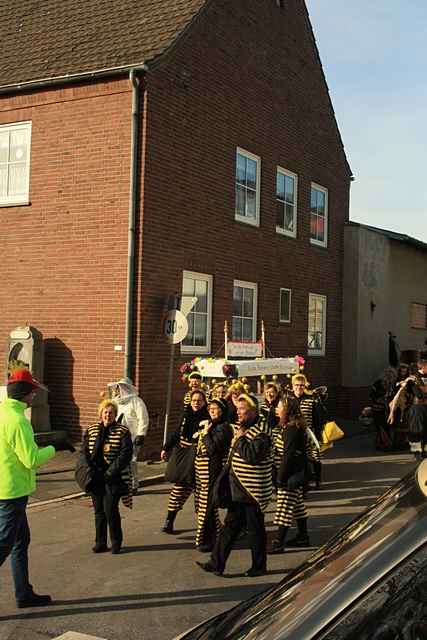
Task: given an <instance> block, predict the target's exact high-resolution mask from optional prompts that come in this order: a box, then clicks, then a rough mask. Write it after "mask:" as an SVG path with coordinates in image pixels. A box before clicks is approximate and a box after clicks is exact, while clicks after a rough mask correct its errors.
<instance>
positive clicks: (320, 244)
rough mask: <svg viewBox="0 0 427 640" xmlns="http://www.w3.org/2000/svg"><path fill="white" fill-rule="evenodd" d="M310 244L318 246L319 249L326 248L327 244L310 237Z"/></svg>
mask: <svg viewBox="0 0 427 640" xmlns="http://www.w3.org/2000/svg"><path fill="white" fill-rule="evenodd" d="M310 244H311V246H312V247H318V248H319V249H328V244H327V243H326V244H324V243H323V242H317V241H316V240H312V239H311V238H310Z"/></svg>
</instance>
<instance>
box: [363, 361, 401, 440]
mask: <svg viewBox="0 0 427 640" xmlns="http://www.w3.org/2000/svg"><path fill="white" fill-rule="evenodd" d="M396 380H397V375H396V370H395V369H393V367H387V368H386V369H384V371H383V373H382V375H381V377H380V378H378V380H375V382H374V383H373V384H372V386H371V388H370V390H369V397H370V399H371V402H372V417H373V419H374V425H375V428H376V438H375V446H376V448H377V449H381V450H389V449H391V448H392V446H393V442H392V438H393V432H392V431H391V430H390V429H389V427H388V414H389V403H390V402H391V400H392V399H393V395H394V389H395V384H396Z"/></svg>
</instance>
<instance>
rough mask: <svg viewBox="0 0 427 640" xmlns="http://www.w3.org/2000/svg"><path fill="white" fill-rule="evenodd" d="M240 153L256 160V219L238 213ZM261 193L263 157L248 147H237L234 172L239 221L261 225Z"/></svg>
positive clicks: (236, 218)
mask: <svg viewBox="0 0 427 640" xmlns="http://www.w3.org/2000/svg"><path fill="white" fill-rule="evenodd" d="M238 154H240V155H242V156H245V157H246V158H249V159H250V160H254V161H255V162H256V166H257V170H256V201H255V203H256V204H255V206H256V211H255V219H252V218H248V217H247V216H242V215H240V214H239V213H237V193H236V187H237V175H236V174H237V155H238ZM260 194H261V158H260V157H259V156H256V155H255V154H253V153H251V152H250V151H246V149H242V148H241V147H237V149H236V157H235V172H234V219H235V220H237V221H238V222H244V223H245V224H249V225H251V226H253V227H259V221H260V213H259V212H260Z"/></svg>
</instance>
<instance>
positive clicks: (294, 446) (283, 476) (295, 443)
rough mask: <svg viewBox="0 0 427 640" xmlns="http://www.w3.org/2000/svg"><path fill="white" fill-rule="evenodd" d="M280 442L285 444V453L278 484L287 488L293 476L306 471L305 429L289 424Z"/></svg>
mask: <svg viewBox="0 0 427 640" xmlns="http://www.w3.org/2000/svg"><path fill="white" fill-rule="evenodd" d="M278 440H279V443H280V442H282V443H283V453H282V459H281V462H280V464H279V468H278V471H277V484H278V486H279V487H286V486H287V482H288V480H289V478H290V477H291V476H293V475H294V474H295V473H299V472H300V471H305V469H306V466H307V450H306V436H305V433H304V429H303V428H301V427H298V426H297V425H295V424H288V425H287V426H286V427H283V428H282V429H281V431H280V434H279V437H278Z"/></svg>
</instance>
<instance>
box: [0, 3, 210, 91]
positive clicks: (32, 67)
mask: <svg viewBox="0 0 427 640" xmlns="http://www.w3.org/2000/svg"><path fill="white" fill-rule="evenodd" d="M208 1H209V0H1V2H0V25H1V26H0V60H1V65H0V87H7V86H13V85H18V84H22V83H25V82H35V81H41V80H45V79H51V78H59V77H63V76H67V75H77V74H81V73H96V72H99V71H102V70H110V69H120V68H124V69H127V68H131V67H134V66H141V65H143V64H144V63H147V62H150V61H151V60H153V59H155V58H157V57H158V56H160V55H162V54H163V53H164V52H165V51H166V50H167V49H168V48H169V47H170V46H171V45H172V44H173V43H174V42H175V40H176V39H177V38H178V37H179V36H180V35H181V34H182V33H183V32H184V31H185V29H186V28H187V27H188V26H189V24H190V23H191V22H192V20H193V19H194V17H195V16H196V15H197V14H198V13H199V12H200V10H201V9H202V8H203V7H204V6H205V5H206V4H207V2H208Z"/></svg>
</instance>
